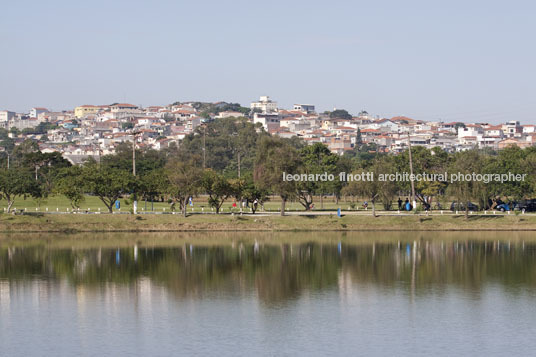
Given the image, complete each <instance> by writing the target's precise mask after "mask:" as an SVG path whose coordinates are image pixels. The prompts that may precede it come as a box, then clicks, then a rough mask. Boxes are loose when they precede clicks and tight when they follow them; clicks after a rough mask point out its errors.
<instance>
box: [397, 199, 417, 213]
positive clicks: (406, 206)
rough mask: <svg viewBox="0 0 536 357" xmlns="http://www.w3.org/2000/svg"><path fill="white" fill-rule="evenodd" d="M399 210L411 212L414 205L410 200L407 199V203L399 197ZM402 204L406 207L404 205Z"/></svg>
mask: <svg viewBox="0 0 536 357" xmlns="http://www.w3.org/2000/svg"><path fill="white" fill-rule="evenodd" d="M397 202H398V210H399V211H402V210H405V211H411V210H412V209H413V205H412V204H411V203H410V202H409V198H407V197H406V201H402V199H401V198H400V197H398V201H397ZM402 203H403V204H404V205H402Z"/></svg>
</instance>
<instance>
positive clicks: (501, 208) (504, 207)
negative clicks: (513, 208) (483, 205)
mask: <svg viewBox="0 0 536 357" xmlns="http://www.w3.org/2000/svg"><path fill="white" fill-rule="evenodd" d="M495 209H496V210H498V211H501V212H506V211H510V205H509V204H508V203H501V204H498V205H497V206H495Z"/></svg>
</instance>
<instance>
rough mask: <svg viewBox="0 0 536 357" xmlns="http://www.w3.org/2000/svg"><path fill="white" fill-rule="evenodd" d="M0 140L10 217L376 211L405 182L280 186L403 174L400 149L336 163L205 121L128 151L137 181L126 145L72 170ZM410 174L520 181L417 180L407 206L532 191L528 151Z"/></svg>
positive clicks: (452, 161)
mask: <svg viewBox="0 0 536 357" xmlns="http://www.w3.org/2000/svg"><path fill="white" fill-rule="evenodd" d="M1 134H2V133H0V146H2V147H3V149H4V150H3V151H2V152H0V198H2V199H3V200H6V202H7V210H8V211H10V210H11V208H12V206H13V203H14V202H15V200H16V199H20V198H27V197H33V198H35V199H37V200H45V199H46V198H47V197H48V196H49V195H58V194H59V195H64V196H65V197H67V198H68V199H69V201H70V203H71V205H72V207H73V208H78V207H80V204H81V203H82V202H83V201H84V197H85V196H86V195H88V194H89V195H94V196H96V197H98V198H99V199H100V200H101V201H102V203H103V204H104V205H105V206H106V208H107V209H108V211H109V212H112V211H113V209H114V203H115V201H116V200H117V199H118V198H120V197H130V198H132V199H147V200H155V199H160V200H162V199H165V200H167V201H168V202H169V203H170V204H171V205H172V207H177V208H178V209H179V210H180V211H181V212H182V214H183V215H185V216H186V208H187V204H188V200H189V198H190V197H196V196H198V195H201V194H203V195H207V197H208V203H209V205H210V206H211V207H212V208H213V209H214V210H215V211H216V212H218V213H219V212H220V210H221V207H222V205H223V203H224V202H225V201H226V200H228V199H231V198H232V199H234V200H236V201H238V202H244V201H247V202H248V203H251V207H252V209H253V210H255V209H257V205H256V204H255V205H253V202H255V203H257V202H258V203H262V202H265V201H267V200H268V199H269V197H270V196H271V195H275V196H279V197H280V199H281V214H282V215H284V213H285V205H286V204H287V203H288V202H290V201H293V202H299V203H300V204H301V205H302V206H303V208H304V210H311V209H312V208H313V207H314V204H315V202H313V201H314V200H315V197H320V202H318V204H320V207H321V208H322V206H323V201H322V200H323V197H324V196H326V195H330V196H333V197H335V199H336V200H338V199H340V198H341V197H343V196H346V197H365V198H366V199H367V200H368V201H370V202H371V204H372V208H373V212H374V211H375V204H376V203H381V204H382V205H383V207H384V209H387V210H389V209H392V208H393V204H394V202H395V201H396V199H397V197H399V196H401V195H405V196H407V195H409V194H410V193H411V187H410V182H409V181H379V180H374V181H360V182H355V181H354V182H341V181H339V180H338V179H335V180H333V181H287V180H283V173H287V174H307V175H309V174H313V175H316V174H323V173H328V174H333V175H335V176H336V177H338V175H339V173H340V172H345V173H353V174H359V173H363V172H372V173H374V174H375V177H377V176H378V175H379V174H395V173H396V172H410V168H409V152H408V151H407V150H406V151H404V152H402V153H400V154H396V155H394V154H385V153H382V152H379V150H377V148H376V146H375V145H374V144H363V143H362V142H361V141H360V140H357V141H356V144H355V147H354V148H353V150H351V151H349V152H347V153H345V154H344V155H342V156H339V155H336V154H333V153H331V152H330V150H329V149H328V148H327V147H326V146H325V145H324V144H321V143H315V144H313V145H307V144H306V143H305V142H304V141H303V140H302V139H300V138H297V137H294V138H291V139H284V138H280V137H276V136H270V135H269V134H268V133H266V132H265V131H264V130H263V129H262V127H261V126H259V125H254V124H252V123H251V122H249V121H247V120H246V119H244V118H242V119H240V118H239V119H237V118H226V119H221V120H216V121H212V122H209V123H206V124H204V125H202V126H200V127H198V128H196V130H195V131H194V132H193V133H192V134H190V135H188V136H186V137H185V138H184V139H183V141H181V143H180V145H178V146H177V145H171V146H170V147H167V148H165V149H162V150H160V151H156V150H152V149H144V148H136V150H135V156H136V176H134V174H133V170H132V161H133V160H132V143H122V144H120V145H118V147H117V148H116V153H115V154H114V155H106V156H103V157H102V158H101V159H100V160H94V159H88V160H87V161H85V162H84V163H83V164H82V165H71V163H70V162H69V161H67V160H66V159H64V158H63V157H62V156H61V154H60V153H58V152H53V153H42V152H41V151H40V150H39V147H38V144H37V143H36V142H34V141H31V140H26V141H24V142H23V143H21V144H19V145H14V144H13V143H12V142H11V141H10V140H9V139H8V138H7V137H2V135H1ZM412 161H413V172H415V173H427V174H434V173H437V174H442V173H445V172H447V173H458V172H459V173H472V172H475V173H482V174H485V173H493V174H503V173H509V172H511V173H514V174H526V175H527V179H526V180H524V181H511V182H504V183H500V182H489V183H484V182H478V181H459V182H452V183H451V182H448V181H437V180H432V181H426V180H423V181H416V182H415V183H414V184H415V188H414V189H415V199H416V200H417V201H418V202H421V203H422V204H428V205H430V204H431V203H432V202H433V200H439V199H440V198H441V197H445V196H449V197H454V198H455V199H456V200H457V201H458V202H467V201H469V200H477V201H478V203H479V207H481V208H486V207H488V206H489V202H490V200H491V199H493V198H495V197H502V198H506V199H511V200H517V199H522V198H532V197H533V196H534V195H535V194H536V192H535V191H536V180H535V177H536V175H535V173H536V148H533V147H531V148H527V149H520V148H517V147H509V148H506V149H503V150H500V151H498V152H494V151H490V150H477V149H474V150H468V151H463V152H457V153H447V152H445V151H443V150H442V149H440V148H433V149H431V150H430V149H427V148H424V147H421V146H417V147H413V148H412Z"/></svg>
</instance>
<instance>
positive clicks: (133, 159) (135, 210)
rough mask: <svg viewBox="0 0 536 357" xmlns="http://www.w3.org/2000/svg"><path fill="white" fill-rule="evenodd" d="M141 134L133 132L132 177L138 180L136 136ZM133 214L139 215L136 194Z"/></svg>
mask: <svg viewBox="0 0 536 357" xmlns="http://www.w3.org/2000/svg"><path fill="white" fill-rule="evenodd" d="M139 133H140V132H139V131H135V132H132V176H134V179H136V135H138V134H139ZM132 212H133V213H134V214H138V200H137V197H136V193H134V201H133V202H132Z"/></svg>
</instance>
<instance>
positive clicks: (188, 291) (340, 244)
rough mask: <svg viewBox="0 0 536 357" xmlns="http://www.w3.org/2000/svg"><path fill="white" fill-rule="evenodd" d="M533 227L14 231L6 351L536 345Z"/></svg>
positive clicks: (1, 300) (243, 351) (3, 260)
mask: <svg viewBox="0 0 536 357" xmlns="http://www.w3.org/2000/svg"><path fill="white" fill-rule="evenodd" d="M534 236H535V235H534V233H509V232H496V233H485V234H479V233H464V232H456V233H437V232H428V233H427V232H420V233H403V234H402V233H385V232H383V233H377V232H368V233H354V234H351V233H348V234H344V233H325V234H324V233H279V234H277V233H211V234H208V233H207V234H178V233H177V234H156V233H155V234H105V235H104V234H98V235H97V234H84V235H57V234H56V235H55V234H49V235H46V234H43V235H35V236H32V235H10V236H6V235H4V236H2V237H0V355H6V356H30V355H31V356H34V355H54V356H57V355H64V356H72V355H87V356H97V355H160V356H163V355H224V356H228V355H233V356H234V355H247V356H251V355H278V356H279V355H334V354H336V355H367V356H368V355H449V356H452V355H533V354H534V351H535V349H536V339H535V338H534V336H536V323H535V322H536V238H535V237H534Z"/></svg>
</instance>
